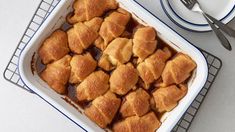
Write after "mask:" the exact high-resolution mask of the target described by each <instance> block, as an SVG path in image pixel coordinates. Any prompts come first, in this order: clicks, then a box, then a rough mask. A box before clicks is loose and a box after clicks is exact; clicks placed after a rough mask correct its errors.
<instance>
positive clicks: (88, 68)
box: [69, 53, 97, 84]
mask: <svg viewBox="0 0 235 132" xmlns="http://www.w3.org/2000/svg"><path fill="white" fill-rule="evenodd" d="M70 66H71V74H70V78H69V82H70V83H73V84H74V83H79V82H81V81H83V80H84V79H85V78H86V77H87V76H88V75H89V74H90V73H92V72H93V71H94V70H95V68H96V66H97V62H96V61H95V60H94V59H93V58H92V56H91V55H90V53H86V54H85V55H75V56H73V58H72V60H71V62H70Z"/></svg>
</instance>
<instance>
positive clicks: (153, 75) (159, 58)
mask: <svg viewBox="0 0 235 132" xmlns="http://www.w3.org/2000/svg"><path fill="white" fill-rule="evenodd" d="M170 57H171V52H170V51H169V49H168V48H164V49H163V50H160V49H158V50H157V51H156V52H155V53H154V54H152V55H151V56H149V57H148V58H147V59H145V61H144V62H142V63H140V64H139V65H138V66H137V70H138V72H139V75H140V77H141V78H142V80H143V81H144V83H145V87H144V88H147V89H148V88H149V84H150V83H152V82H153V81H154V80H157V79H158V78H159V77H160V76H161V74H162V71H163V69H164V67H165V62H166V61H167V60H168V59H169V58H170Z"/></svg>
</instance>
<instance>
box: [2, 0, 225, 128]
mask: <svg viewBox="0 0 235 132" xmlns="http://www.w3.org/2000/svg"><path fill="white" fill-rule="evenodd" d="M59 2H60V0H42V1H41V2H40V4H39V6H38V8H37V10H36V11H35V13H34V15H33V17H32V19H31V21H30V23H29V25H28V27H27V29H26V30H25V32H24V35H23V36H22V38H21V40H20V42H19V44H18V46H17V47H16V49H15V52H14V53H13V55H12V57H11V59H10V61H9V63H8V65H7V67H6V69H5V71H4V78H5V79H6V80H7V81H9V82H11V83H13V84H15V85H16V86H19V87H20V88H22V89H24V90H26V91H28V92H30V93H33V91H31V90H30V89H28V88H27V87H26V86H25V85H24V83H23V81H22V80H21V78H20V75H19V72H18V68H17V67H18V60H19V56H20V53H21V52H22V50H23V49H24V47H25V46H26V45H27V44H28V43H29V41H30V39H31V38H32V37H33V36H34V34H35V33H36V32H37V30H38V29H39V27H40V26H41V25H42V23H43V22H44V20H45V19H46V18H47V17H48V16H49V14H50V13H51V12H52V11H53V9H54V8H55V7H56V6H57V4H58V3H59ZM200 50H201V51H202V53H203V54H204V56H205V58H206V59H207V63H208V68H209V76H208V79H207V82H206V84H205V86H204V87H203V89H202V90H201V92H200V93H199V94H198V96H197V97H196V99H195V100H194V101H193V103H192V104H191V106H190V107H189V108H188V110H187V111H186V112H185V113H184V115H183V116H182V118H181V119H180V121H179V122H178V123H177V125H176V126H175V127H174V129H173V130H172V132H186V131H188V129H189V127H190V125H191V124H192V121H193V119H194V117H195V116H196V114H197V112H198V110H199V108H200V105H201V104H202V102H203V100H204V99H205V97H206V94H207V93H208V91H209V89H210V87H211V85H212V84H213V82H214V80H215V78H216V76H217V74H218V72H219V71H220V69H221V66H222V62H221V60H220V59H219V58H218V57H216V56H214V55H212V54H210V53H208V52H207V51H204V50H202V49H200Z"/></svg>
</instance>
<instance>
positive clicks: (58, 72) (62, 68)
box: [41, 55, 71, 94]
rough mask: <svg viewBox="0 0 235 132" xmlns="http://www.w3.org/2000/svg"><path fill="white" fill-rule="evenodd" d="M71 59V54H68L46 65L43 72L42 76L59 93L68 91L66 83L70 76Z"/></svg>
mask: <svg viewBox="0 0 235 132" xmlns="http://www.w3.org/2000/svg"><path fill="white" fill-rule="evenodd" d="M70 60H71V56H69V55H66V56H64V57H63V58H61V59H60V60H57V61H54V62H53V63H51V64H48V65H47V66H46V69H45V70H44V71H43V72H42V73H41V78H42V79H43V80H44V81H46V82H47V84H48V85H49V86H50V87H51V88H52V89H54V90H55V91H56V92H57V93H59V94H64V93H65V92H66V84H67V82H68V80H69V76H70V70H71V68H70V65H69V63H70Z"/></svg>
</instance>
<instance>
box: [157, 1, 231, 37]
mask: <svg viewBox="0 0 235 132" xmlns="http://www.w3.org/2000/svg"><path fill="white" fill-rule="evenodd" d="M198 2H199V3H200V5H201V7H202V9H203V11H205V12H206V13H208V14H210V15H211V16H213V17H215V18H216V19H218V20H221V21H222V22H223V23H228V22H229V21H231V20H232V19H233V18H234V16H235V0H198ZM161 5H162V8H163V10H164V12H165V13H166V14H167V15H168V17H169V18H170V19H171V20H172V21H173V22H174V23H175V24H177V25H178V26H180V27H182V28H184V29H187V30H192V31H199V32H202V31H210V30H211V28H210V27H209V25H208V23H207V22H206V20H205V19H204V18H203V16H202V15H201V14H199V13H195V12H192V11H190V10H188V9H187V8H186V7H185V6H184V5H183V4H182V2H181V1H180V0H161Z"/></svg>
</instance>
